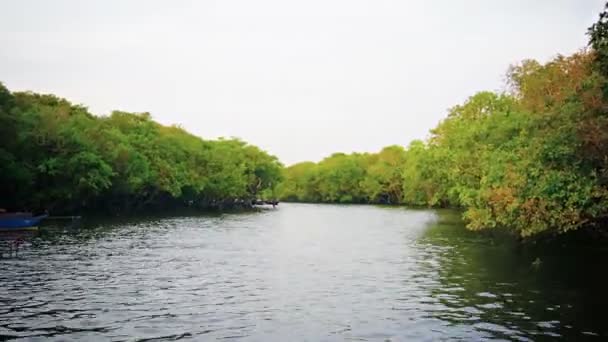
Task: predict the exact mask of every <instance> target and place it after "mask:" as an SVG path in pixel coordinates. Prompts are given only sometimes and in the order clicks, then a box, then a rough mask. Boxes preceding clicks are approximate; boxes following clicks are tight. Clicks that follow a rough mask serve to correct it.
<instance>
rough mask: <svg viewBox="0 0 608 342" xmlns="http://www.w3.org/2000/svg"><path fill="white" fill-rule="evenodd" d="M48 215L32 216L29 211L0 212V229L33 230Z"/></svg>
mask: <svg viewBox="0 0 608 342" xmlns="http://www.w3.org/2000/svg"><path fill="white" fill-rule="evenodd" d="M47 216H48V215H46V214H45V215H39V216H33V215H32V214H30V213H6V214H0V231H10V230H35V229H38V224H40V221H42V220H43V219H44V218H46V217H47Z"/></svg>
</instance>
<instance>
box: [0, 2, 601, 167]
mask: <svg viewBox="0 0 608 342" xmlns="http://www.w3.org/2000/svg"><path fill="white" fill-rule="evenodd" d="M602 8H603V1H599V0H535V1H529V0H510V1H504V0H500V1H499V0H459V1H454V0H306V1H303V0H302V1H293V0H291V1H288V0H256V1H251V0H221V1H219V0H218V1H211V0H208V1H181V0H174V1H168V0H167V1H151V0H145V1H135V0H131V1H125V0H105V1H80V0H71V1H68V0H54V1H43V0H38V1H33V0H3V1H1V2H0V82H2V83H4V85H5V86H7V87H8V88H9V89H11V90H13V91H23V90H31V91H35V92H42V93H53V94H56V95H58V96H61V97H65V98H67V99H69V100H70V101H72V102H74V103H79V104H84V105H85V106H87V107H88V108H89V109H90V110H91V111H92V112H93V113H95V114H98V115H107V114H109V113H111V111H112V110H124V111H130V112H150V113H151V114H152V117H153V118H154V119H155V120H157V121H159V122H161V123H163V124H177V125H180V126H181V127H183V128H185V129H186V130H188V131H190V132H191V133H194V134H196V135H199V136H201V137H203V138H206V139H213V138H217V137H239V138H241V139H243V140H245V141H247V142H249V143H251V144H254V145H257V146H260V147H261V148H263V149H265V150H267V151H268V152H270V153H272V154H274V155H276V156H278V157H279V159H280V160H281V161H283V162H284V163H285V164H288V165H289V164H292V163H295V162H299V161H304V160H312V161H319V160H321V159H322V158H323V157H325V156H328V155H330V154H332V153H334V152H338V151H340V152H353V151H358V152H375V151H378V150H380V149H381V148H382V147H384V146H388V145H393V144H399V145H407V144H408V143H409V142H410V141H412V140H414V139H424V138H426V137H427V136H428V131H429V129H431V128H432V127H434V126H435V125H436V124H437V123H438V122H439V121H440V120H441V119H442V118H444V117H445V116H446V114H447V110H448V109H449V108H450V107H452V106H454V105H456V104H459V103H462V102H463V101H465V100H466V99H467V97H469V96H471V95H473V94H474V93H475V92H477V91H482V90H493V91H501V90H504V88H505V72H506V70H507V68H508V66H509V65H510V64H513V63H517V62H519V61H521V60H523V59H527V58H534V59H537V60H540V61H547V60H548V59H550V58H552V57H554V56H555V55H556V54H558V53H561V54H571V53H573V52H576V51H577V50H579V49H581V48H583V47H585V46H586V43H587V37H586V35H585V32H586V30H587V28H588V27H589V26H590V25H591V24H592V23H593V22H595V21H596V18H597V16H598V13H599V12H600V10H601V9H602Z"/></svg>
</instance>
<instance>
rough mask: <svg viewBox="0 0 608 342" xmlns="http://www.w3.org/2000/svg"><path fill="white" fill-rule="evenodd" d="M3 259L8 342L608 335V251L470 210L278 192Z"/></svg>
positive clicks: (76, 233)
mask: <svg viewBox="0 0 608 342" xmlns="http://www.w3.org/2000/svg"><path fill="white" fill-rule="evenodd" d="M27 241H28V242H29V245H28V246H27V248H25V249H24V250H23V251H22V252H21V254H20V255H19V257H18V258H10V259H6V258H5V259H0V269H1V271H0V340H2V339H12V338H15V339H26V340H34V341H35V340H45V341H47V340H61V341H64V340H87V341H94V340H101V341H103V340H115V341H120V340H137V339H141V340H146V339H152V340H155V339H158V340H177V339H193V340H216V339H234V340H244V341H345V340H353V341H437V340H441V339H455V340H459V339H460V340H480V339H497V340H517V341H532V340H534V341H542V340H556V339H563V340H601V339H603V338H607V337H608V313H607V309H608V295H607V293H606V286H607V284H608V282H607V275H606V271H607V270H606V265H608V263H607V262H608V250H606V249H602V248H601V247H588V246H585V247H576V246H571V245H569V244H561V243H552V244H550V245H548V246H547V245H539V244H534V245H526V246H523V247H522V246H521V245H519V244H517V243H516V242H515V241H514V240H512V239H509V238H506V237H504V236H500V235H498V236H496V235H494V236H491V235H489V234H481V233H477V232H470V231H467V230H465V229H464V227H463V224H462V222H461V221H460V219H459V215H458V213H457V212H454V211H449V210H412V209H405V208H396V207H392V208H391V207H377V206H359V205H347V206H338V205H314V204H280V205H279V206H278V208H277V209H275V210H262V211H260V212H250V213H240V214H222V215H196V216H181V217H147V218H138V219H128V220H105V221H104V220H101V221H90V222H86V221H85V222H84V223H83V224H82V225H81V226H80V227H78V228H61V227H52V226H51V227H47V228H45V229H43V230H42V231H41V233H40V235H39V236H35V237H31V238H27Z"/></svg>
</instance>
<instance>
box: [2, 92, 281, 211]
mask: <svg viewBox="0 0 608 342" xmlns="http://www.w3.org/2000/svg"><path fill="white" fill-rule="evenodd" d="M281 168H282V165H281V164H280V163H279V162H278V161H277V159H276V158H275V157H273V156H271V155H269V154H267V153H266V152H264V151H262V150H260V149H259V148H257V147H255V146H251V145H248V144H246V143H244V142H242V141H239V140H234V139H230V140H216V141H206V140H202V139H200V138H198V137H196V136H193V135H191V134H189V133H188V132H186V131H184V130H183V129H181V128H179V127H175V126H169V127H167V126H163V125H160V124H158V123H156V122H154V121H153V120H152V119H151V118H150V115H149V114H147V113H140V114H135V113H126V112H120V111H115V112H113V113H112V114H111V115H110V116H107V117H97V116H94V115H92V114H90V113H89V112H88V111H87V109H86V108H84V107H82V106H79V105H73V104H71V103H70V102H68V101H66V100H64V99H61V98H58V97H55V96H53V95H39V94H34V93H29V92H27V93H11V92H9V91H8V90H7V89H6V88H5V87H4V86H2V85H1V84H0V175H1V177H0V187H1V189H2V196H1V197H0V207H2V208H6V209H13V210H43V209H48V210H50V211H52V212H54V213H57V212H68V211H71V210H75V209H97V210H98V209H104V210H109V211H113V212H116V211H128V210H137V209H143V208H148V209H150V208H167V207H175V206H194V207H202V208H210V207H218V208H224V207H229V206H235V205H245V204H244V203H247V202H249V201H250V200H251V199H252V198H255V197H257V196H261V195H262V193H263V192H271V191H272V189H273V188H274V186H275V185H276V184H277V183H278V182H279V180H280V176H281ZM249 203H250V202H249Z"/></svg>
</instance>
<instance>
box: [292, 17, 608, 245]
mask: <svg viewBox="0 0 608 342" xmlns="http://www.w3.org/2000/svg"><path fill="white" fill-rule="evenodd" d="M589 35H590V37H591V43H590V44H591V46H592V49H589V50H583V51H581V52H579V53H575V54H573V55H572V56H567V57H566V56H557V57H556V58H554V59H553V60H551V61H549V62H547V63H545V64H542V63H539V62H537V61H534V60H526V61H523V62H521V63H520V64H517V65H514V66H512V67H511V68H509V70H508V73H507V78H508V86H509V90H508V91H507V92H504V93H494V92H480V93H478V94H475V95H473V96H471V97H470V98H469V99H468V100H467V101H466V102H465V103H463V104H461V105H457V106H455V107H453V108H452V109H450V111H449V113H448V116H447V118H446V119H445V120H443V121H442V122H440V123H439V125H438V126H437V127H436V128H434V129H433V130H431V136H430V138H429V139H428V140H426V141H414V142H412V143H411V144H410V145H409V146H408V147H407V149H405V150H403V149H399V148H398V147H391V148H389V149H390V152H388V151H387V150H386V149H385V150H383V151H382V152H380V153H379V154H352V155H344V154H334V155H333V156H331V157H329V158H327V159H325V160H323V161H321V162H320V163H318V164H313V163H302V164H298V165H295V166H293V167H290V168H287V169H286V182H285V183H284V184H283V185H282V187H281V188H282V189H283V192H282V195H283V197H284V198H286V199H291V200H303V201H321V202H371V203H376V202H388V203H403V204H410V205H427V206H452V207H461V208H463V209H464V217H465V219H466V220H467V222H468V227H469V228H470V229H474V230H480V229H487V228H494V227H507V228H510V229H512V230H514V231H515V232H517V233H518V234H520V235H522V236H530V235H534V234H538V233H541V232H565V231H569V230H573V229H578V228H580V227H582V226H584V225H590V224H593V223H595V222H598V221H599V220H601V219H603V218H605V217H606V216H607V214H608V189H607V187H608V111H607V110H608V101H607V99H608V83H607V82H606V79H607V77H608V12H604V13H602V15H601V17H600V21H598V23H597V24H595V25H594V26H593V27H592V28H591V29H590V31H589ZM387 153H389V154H390V157H388V158H387V156H386V154H387ZM383 154H384V156H383Z"/></svg>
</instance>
